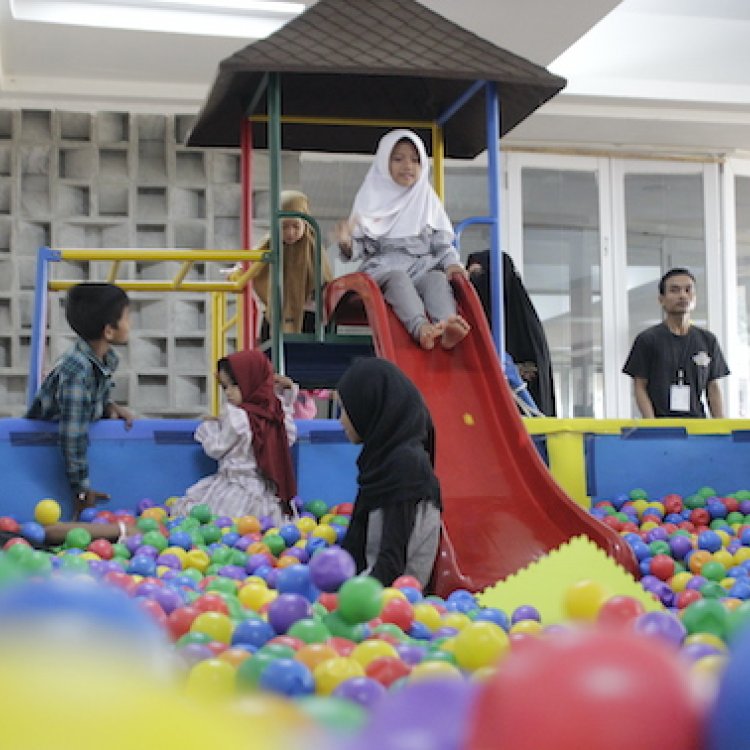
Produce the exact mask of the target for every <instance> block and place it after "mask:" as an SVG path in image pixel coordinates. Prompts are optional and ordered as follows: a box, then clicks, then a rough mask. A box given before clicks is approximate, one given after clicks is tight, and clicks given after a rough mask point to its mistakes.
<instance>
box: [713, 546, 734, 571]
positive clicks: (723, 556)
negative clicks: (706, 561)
mask: <svg viewBox="0 0 750 750" xmlns="http://www.w3.org/2000/svg"><path fill="white" fill-rule="evenodd" d="M712 559H713V561H714V562H720V563H721V564H722V565H723V566H724V567H725V568H731V567H732V566H733V565H734V555H733V554H732V553H731V552H730V551H729V550H727V549H724V548H723V547H722V548H721V549H720V550H717V551H716V552H714V554H713V558H712Z"/></svg>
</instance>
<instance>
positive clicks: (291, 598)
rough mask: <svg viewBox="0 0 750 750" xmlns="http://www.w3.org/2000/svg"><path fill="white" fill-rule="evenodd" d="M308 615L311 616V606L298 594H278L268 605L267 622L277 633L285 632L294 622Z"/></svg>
mask: <svg viewBox="0 0 750 750" xmlns="http://www.w3.org/2000/svg"><path fill="white" fill-rule="evenodd" d="M308 617H312V607H311V606H310V602H309V601H307V599H305V597H304V596H302V595H300V594H280V595H279V596H278V597H276V599H274V600H273V601H272V602H271V604H270V605H269V607H268V622H269V623H270V624H271V627H272V628H273V629H274V630H275V631H276V633H277V635H282V634H284V633H286V631H287V630H289V628H291V627H292V625H294V623H295V622H297V621H298V620H304V619H306V618H308Z"/></svg>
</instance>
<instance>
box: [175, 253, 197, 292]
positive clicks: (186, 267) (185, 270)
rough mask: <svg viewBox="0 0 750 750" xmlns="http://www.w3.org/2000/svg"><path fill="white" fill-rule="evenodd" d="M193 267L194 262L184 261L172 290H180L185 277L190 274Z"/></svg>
mask: <svg viewBox="0 0 750 750" xmlns="http://www.w3.org/2000/svg"><path fill="white" fill-rule="evenodd" d="M192 267H193V261H192V260H186V261H183V263H182V267H181V268H180V270H179V271H178V272H177V275H176V276H175V277H174V279H172V288H173V289H179V288H180V285H181V284H182V282H183V281H184V280H185V277H186V276H187V275H188V273H190V269H191V268H192Z"/></svg>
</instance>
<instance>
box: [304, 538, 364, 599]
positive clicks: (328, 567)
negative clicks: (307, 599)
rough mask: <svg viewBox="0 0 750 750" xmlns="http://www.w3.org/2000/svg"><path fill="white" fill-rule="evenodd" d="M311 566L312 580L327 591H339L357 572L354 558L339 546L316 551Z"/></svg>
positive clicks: (322, 589)
mask: <svg viewBox="0 0 750 750" xmlns="http://www.w3.org/2000/svg"><path fill="white" fill-rule="evenodd" d="M309 567H310V577H311V579H312V582H313V583H314V584H315V586H316V587H317V588H319V589H320V590H321V591H325V592H334V591H338V590H339V588H340V587H341V585H342V584H343V583H344V582H345V581H347V580H349V579H350V578H352V577H353V576H354V574H355V573H356V567H355V564H354V559H353V558H352V556H351V555H350V554H349V553H348V552H347V551H346V550H343V549H341V548H339V547H331V548H329V549H324V550H320V551H319V552H316V553H315V554H314V555H313V557H312V558H311V559H310V564H309Z"/></svg>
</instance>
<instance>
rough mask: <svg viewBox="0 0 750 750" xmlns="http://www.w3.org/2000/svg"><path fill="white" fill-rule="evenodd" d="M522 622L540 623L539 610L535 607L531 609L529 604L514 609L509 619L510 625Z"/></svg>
mask: <svg viewBox="0 0 750 750" xmlns="http://www.w3.org/2000/svg"><path fill="white" fill-rule="evenodd" d="M522 620H536V622H541V621H542V616H541V615H540V614H539V610H538V609H537V608H536V607H532V606H531V605H530V604H522V605H521V606H520V607H516V609H514V610H513V614H512V615H511V617H510V621H511V624H512V625H515V624H516V623H517V622H521V621H522Z"/></svg>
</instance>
